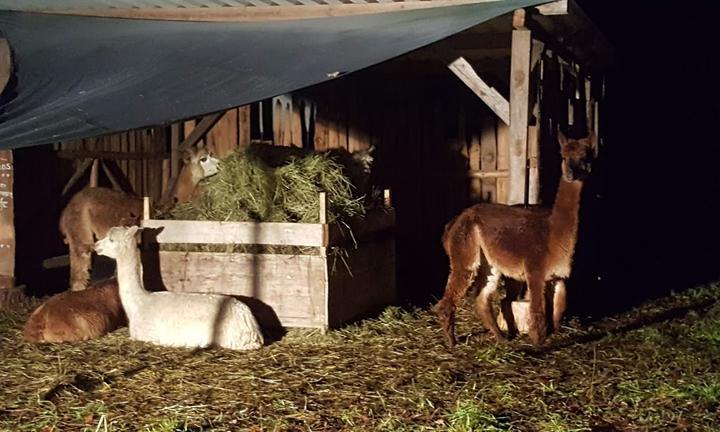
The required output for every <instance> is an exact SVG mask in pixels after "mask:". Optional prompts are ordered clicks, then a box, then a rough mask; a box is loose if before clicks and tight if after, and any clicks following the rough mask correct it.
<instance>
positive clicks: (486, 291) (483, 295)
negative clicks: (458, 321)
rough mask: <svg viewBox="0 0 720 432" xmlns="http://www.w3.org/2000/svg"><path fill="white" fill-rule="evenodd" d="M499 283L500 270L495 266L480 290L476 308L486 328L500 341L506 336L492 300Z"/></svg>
mask: <svg viewBox="0 0 720 432" xmlns="http://www.w3.org/2000/svg"><path fill="white" fill-rule="evenodd" d="M499 285H500V272H499V271H498V270H497V269H496V268H495V267H493V268H491V269H490V274H489V275H488V278H487V282H486V283H485V286H484V287H483V289H482V290H480V295H478V296H477V299H475V310H476V312H477V314H478V315H480V318H481V319H482V321H483V324H484V325H485V328H487V329H488V330H490V331H491V332H492V334H493V335H494V336H495V339H497V340H498V341H504V340H505V336H503V334H502V332H501V331H500V328H499V327H498V324H497V320H496V318H495V317H496V315H495V310H494V309H493V307H492V302H491V300H492V297H493V296H494V295H495V293H496V292H497V289H498V286H499Z"/></svg>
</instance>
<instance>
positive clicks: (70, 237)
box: [60, 144, 219, 291]
mask: <svg viewBox="0 0 720 432" xmlns="http://www.w3.org/2000/svg"><path fill="white" fill-rule="evenodd" d="M184 162H185V163H184V165H183V168H182V170H181V171H180V174H179V176H178V180H177V183H176V185H175V187H174V188H173V194H172V197H171V198H167V199H166V200H164V201H168V202H162V203H160V206H161V207H166V208H170V207H172V206H173V205H175V204H176V203H178V202H186V201H190V200H191V199H192V198H193V197H194V195H195V194H196V193H197V186H198V183H199V182H200V181H201V180H202V179H204V178H207V177H210V176H212V175H214V174H216V173H217V172H218V163H219V161H218V160H217V159H216V158H214V157H213V156H212V154H211V153H210V152H209V151H208V149H206V148H205V147H204V146H203V145H201V144H200V145H198V146H197V147H196V148H194V149H191V150H188V151H187V153H186V155H185V158H184ZM142 210H143V200H142V198H138V197H136V196H133V195H130V194H127V193H125V192H119V191H116V190H113V189H108V188H85V189H83V190H81V191H80V192H78V193H77V194H75V195H74V196H73V197H72V198H71V199H70V202H68V204H67V206H65V208H64V209H63V211H62V214H61V215H60V232H61V233H62V235H63V238H64V241H65V243H66V244H67V245H68V248H69V256H70V289H71V290H75V291H76V290H82V289H85V287H87V284H88V280H89V279H90V265H91V257H92V252H93V246H94V244H95V241H96V240H97V239H100V238H102V237H105V235H106V234H107V232H108V230H109V229H110V228H112V227H114V226H129V225H138V224H139V223H140V219H141V218H142Z"/></svg>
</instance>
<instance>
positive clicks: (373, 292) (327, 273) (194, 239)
mask: <svg viewBox="0 0 720 432" xmlns="http://www.w3.org/2000/svg"><path fill="white" fill-rule="evenodd" d="M143 226H145V227H160V226H162V227H164V230H163V231H162V232H160V233H159V234H157V235H156V234H155V233H153V232H151V231H148V232H146V234H145V235H144V239H143V242H144V244H145V247H144V252H143V268H144V271H143V275H144V277H145V283H146V286H147V287H148V288H150V289H168V290H170V291H180V292H201V293H202V292H206V293H220V294H227V295H236V296H242V297H244V298H245V299H246V300H247V301H248V304H249V305H250V307H251V308H252V309H253V312H254V313H255V314H256V316H257V317H258V320H259V321H260V323H261V325H264V326H278V325H280V326H283V327H310V328H322V329H326V328H337V327H340V326H341V325H343V324H345V323H347V322H349V321H352V320H354V319H357V318H360V317H363V316H365V315H368V314H370V313H374V312H377V311H378V310H380V309H382V308H384V307H386V306H388V305H390V304H393V303H395V302H396V301H397V291H396V286H395V240H394V228H395V212H394V211H392V210H385V211H378V212H372V213H370V214H369V215H367V216H366V218H365V219H362V220H357V221H354V220H353V221H349V222H348V223H347V224H346V225H343V226H344V228H343V229H340V228H338V226H337V225H329V224H298V223H248V222H216V221H176V220H144V221H143ZM347 227H350V229H351V230H352V235H350V234H348V230H347ZM163 243H171V244H172V243H195V244H212V243H214V244H265V245H286V246H315V247H316V248H317V249H316V253H315V254H307V255H290V254H247V253H219V252H170V251H158V250H157V249H158V247H157V246H158V244H163ZM338 245H342V248H336V247H334V246H338ZM153 278H154V279H153Z"/></svg>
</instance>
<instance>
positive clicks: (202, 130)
mask: <svg viewBox="0 0 720 432" xmlns="http://www.w3.org/2000/svg"><path fill="white" fill-rule="evenodd" d="M223 114H225V112H224V111H220V112H216V113H213V114H209V115H206V116H205V117H203V119H202V120H200V123H198V124H197V125H196V126H195V127H194V128H193V130H192V132H190V134H189V135H188V136H187V138H185V139H184V140H183V142H181V143H180V145H178V150H179V151H184V150H187V149H189V148H190V147H192V146H194V145H195V144H197V142H198V141H200V140H201V139H202V137H204V136H205V134H206V133H208V131H209V130H210V129H211V128H212V127H213V126H215V123H217V122H218V120H220V117H222V116H223Z"/></svg>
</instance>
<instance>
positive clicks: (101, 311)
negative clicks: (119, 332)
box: [23, 278, 127, 343]
mask: <svg viewBox="0 0 720 432" xmlns="http://www.w3.org/2000/svg"><path fill="white" fill-rule="evenodd" d="M125 325H127V317H126V316H125V311H124V310H123V307H122V303H120V295H119V293H118V282H117V279H116V278H112V279H106V280H103V281H99V282H95V283H93V284H91V285H90V286H89V287H88V288H87V289H85V290H82V291H65V292H62V293H60V294H57V295H54V296H52V297H50V299H48V300H47V301H46V302H45V303H43V304H42V305H40V306H39V307H38V308H37V309H35V311H34V312H33V313H32V315H30V318H28V321H27V323H25V329H24V330H23V338H24V339H25V340H26V341H28V342H35V343H43V342H76V341H83V340H89V339H95V338H98V337H100V336H102V335H104V334H106V333H109V332H111V331H113V330H115V329H117V328H119V327H121V326H125Z"/></svg>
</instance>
